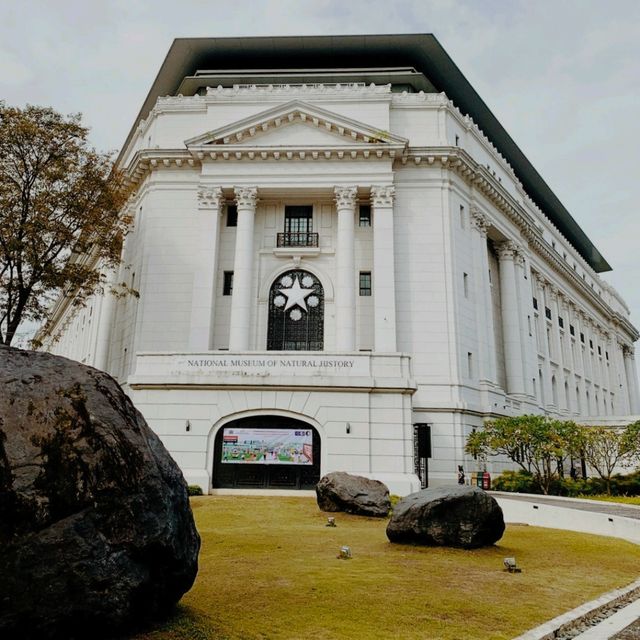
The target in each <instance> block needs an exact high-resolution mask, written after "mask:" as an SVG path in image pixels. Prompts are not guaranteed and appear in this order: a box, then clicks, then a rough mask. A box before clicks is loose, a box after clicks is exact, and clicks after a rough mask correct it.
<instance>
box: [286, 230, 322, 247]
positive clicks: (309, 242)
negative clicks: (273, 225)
mask: <svg viewBox="0 0 640 640" xmlns="http://www.w3.org/2000/svg"><path fill="white" fill-rule="evenodd" d="M278 246H279V247H317V246H318V234H317V233H307V232H306V231H304V232H302V231H296V232H285V233H279V234H278Z"/></svg>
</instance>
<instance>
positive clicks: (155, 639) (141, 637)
mask: <svg viewBox="0 0 640 640" xmlns="http://www.w3.org/2000/svg"><path fill="white" fill-rule="evenodd" d="M212 638H215V639H216V640H227V639H228V636H226V635H224V634H223V633H222V632H221V631H220V629H219V628H217V627H216V626H215V625H213V624H212V622H211V619H210V618H209V617H207V616H205V615H203V614H202V613H200V612H199V611H198V610H197V609H195V608H193V607H189V606H186V605H183V604H178V605H177V606H176V607H175V608H174V609H172V610H171V611H170V612H169V614H168V615H167V616H166V617H165V618H164V619H162V620H158V621H156V622H155V623H150V624H148V625H146V626H144V627H140V628H137V629H133V630H132V631H131V633H128V634H126V635H119V636H118V637H117V638H114V639H113V640H212Z"/></svg>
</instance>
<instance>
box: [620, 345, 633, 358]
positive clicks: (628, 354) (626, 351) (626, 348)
mask: <svg viewBox="0 0 640 640" xmlns="http://www.w3.org/2000/svg"><path fill="white" fill-rule="evenodd" d="M635 352H636V350H635V348H634V346H633V345H632V344H625V345H623V347H622V355H623V356H624V357H625V358H629V359H630V360H634V359H635Z"/></svg>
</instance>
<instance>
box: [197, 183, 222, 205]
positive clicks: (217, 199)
mask: <svg viewBox="0 0 640 640" xmlns="http://www.w3.org/2000/svg"><path fill="white" fill-rule="evenodd" d="M223 203H224V196H223V195H222V188H221V187H209V186H207V185H200V187H199V188H198V209H214V210H215V211H218V212H220V211H221V210H222V205H223Z"/></svg>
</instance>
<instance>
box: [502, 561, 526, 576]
mask: <svg viewBox="0 0 640 640" xmlns="http://www.w3.org/2000/svg"><path fill="white" fill-rule="evenodd" d="M502 563H503V564H504V570H505V571H508V572H509V573H521V572H522V569H521V568H520V567H519V566H518V565H517V564H516V559H515V558H505V559H504V560H503V561H502Z"/></svg>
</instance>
